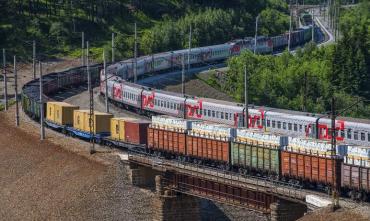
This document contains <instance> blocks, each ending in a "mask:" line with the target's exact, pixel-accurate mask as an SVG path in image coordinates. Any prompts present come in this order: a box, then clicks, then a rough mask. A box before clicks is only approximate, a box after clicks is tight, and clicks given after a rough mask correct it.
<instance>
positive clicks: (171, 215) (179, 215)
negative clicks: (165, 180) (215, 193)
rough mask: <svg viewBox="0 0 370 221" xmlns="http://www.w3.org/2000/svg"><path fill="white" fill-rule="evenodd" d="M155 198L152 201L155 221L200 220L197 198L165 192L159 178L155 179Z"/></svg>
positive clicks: (169, 191)
mask: <svg viewBox="0 0 370 221" xmlns="http://www.w3.org/2000/svg"><path fill="white" fill-rule="evenodd" d="M155 182H156V193H157V196H156V197H155V198H154V200H153V208H154V211H155V213H154V216H153V220H155V221H167V220H168V221H170V220H176V221H182V220H184V221H185V220H194V221H196V220H200V201H199V199H198V198H196V197H193V196H188V195H185V194H178V193H175V192H174V191H171V190H165V189H164V187H163V184H162V182H161V176H160V175H158V176H156V177H155Z"/></svg>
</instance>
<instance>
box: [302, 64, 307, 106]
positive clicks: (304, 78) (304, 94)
mask: <svg viewBox="0 0 370 221" xmlns="http://www.w3.org/2000/svg"><path fill="white" fill-rule="evenodd" d="M303 87H304V88H303V90H304V91H303V108H302V109H303V112H306V106H307V72H306V71H305V72H304V77H303Z"/></svg>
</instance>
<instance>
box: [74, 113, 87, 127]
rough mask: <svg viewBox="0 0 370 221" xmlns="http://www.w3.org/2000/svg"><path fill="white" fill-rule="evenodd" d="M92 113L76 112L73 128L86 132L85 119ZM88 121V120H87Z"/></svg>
mask: <svg viewBox="0 0 370 221" xmlns="http://www.w3.org/2000/svg"><path fill="white" fill-rule="evenodd" d="M89 112H90V111H88V110H75V111H73V127H74V128H76V129H77V130H82V131H85V119H86V116H88V114H89ZM87 120H88V118H87Z"/></svg>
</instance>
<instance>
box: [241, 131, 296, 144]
mask: <svg viewBox="0 0 370 221" xmlns="http://www.w3.org/2000/svg"><path fill="white" fill-rule="evenodd" d="M237 138H238V139H240V140H244V139H246V140H255V141H257V142H263V143H271V144H275V145H278V146H287V145H288V142H289V140H288V137H287V136H280V135H276V134H272V133H266V132H263V131H260V130H253V129H244V128H240V129H238V130H237Z"/></svg>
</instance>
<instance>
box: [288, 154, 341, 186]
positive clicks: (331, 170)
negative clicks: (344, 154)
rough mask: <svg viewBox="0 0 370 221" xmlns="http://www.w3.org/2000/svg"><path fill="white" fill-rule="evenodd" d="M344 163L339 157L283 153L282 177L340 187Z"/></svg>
mask: <svg viewBox="0 0 370 221" xmlns="http://www.w3.org/2000/svg"><path fill="white" fill-rule="evenodd" d="M342 162H343V159H342V158H340V157H338V156H332V155H320V154H310V153H309V152H293V151H289V150H286V149H285V150H282V151H281V172H282V176H285V177H289V178H295V179H297V180H303V181H309V182H312V183H322V184H325V185H329V186H333V185H334V186H336V187H339V186H340V181H341V175H340V173H341V164H342Z"/></svg>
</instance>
